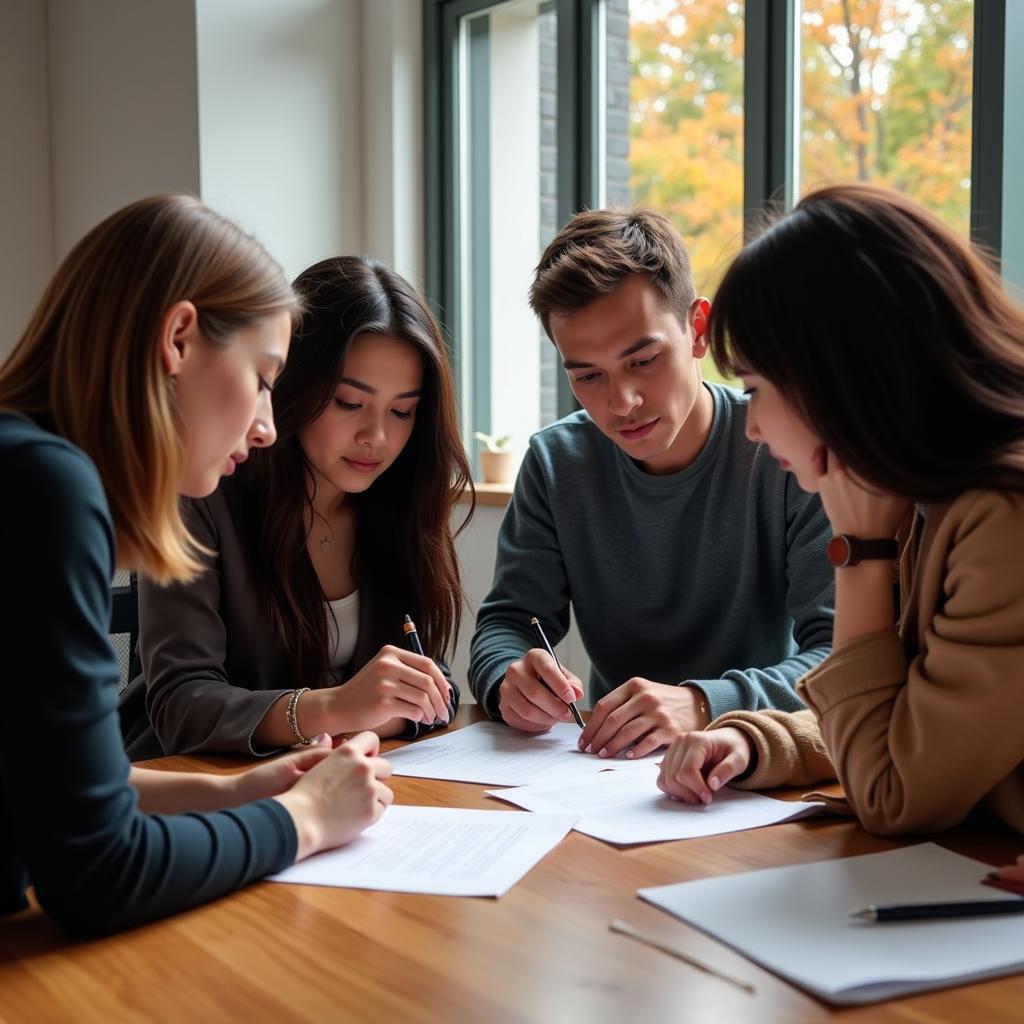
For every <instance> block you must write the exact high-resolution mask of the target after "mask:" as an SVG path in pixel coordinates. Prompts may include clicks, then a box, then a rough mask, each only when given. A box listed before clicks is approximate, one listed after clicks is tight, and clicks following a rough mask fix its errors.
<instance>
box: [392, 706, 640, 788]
mask: <svg viewBox="0 0 1024 1024" xmlns="http://www.w3.org/2000/svg"><path fill="white" fill-rule="evenodd" d="M579 738H580V730H579V726H577V725H574V724H573V723H571V722H559V724H558V725H556V726H555V727H554V728H553V729H552V730H551V731H550V732H546V733H542V734H541V735H539V736H536V735H530V734H528V733H524V732H518V731H517V730H515V729H513V728H511V727H510V726H508V725H505V724H504V723H503V722H477V723H476V725H468V726H466V728H465V729H456V730H455V731H454V732H451V733H446V734H444V735H443V736H434V737H431V738H430V739H429V740H421V741H420V742H419V743H413V744H410V745H409V746H407V747H399V748H398V749H397V750H392V751H389V752H388V753H387V754H385V755H384V756H385V757H386V758H387V759H388V760H389V761H390V762H391V767H392V768H393V769H394V773H395V775H406V776H412V777H414V778H417V779H448V780H449V781H451V782H480V783H484V784H487V785H491V786H525V785H529V784H530V783H531V782H540V781H565V780H567V779H578V778H580V777H581V776H585V775H591V774H593V773H594V772H598V771H600V770H601V769H602V768H607V767H608V766H609V765H610V764H615V763H616V761H615V760H613V759H608V760H606V759H604V758H599V757H595V756H594V755H593V754H583V753H580V751H579V750H578V749H577V747H576V744H577V742H578V741H579ZM626 763H630V762H626ZM638 763H639V762H638Z"/></svg>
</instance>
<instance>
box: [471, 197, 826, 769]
mask: <svg viewBox="0 0 1024 1024" xmlns="http://www.w3.org/2000/svg"><path fill="white" fill-rule="evenodd" d="M530 301H531V305H532V306H533V309H534V311H535V312H536V313H537V314H538V316H540V318H541V321H542V322H543V324H544V327H545V329H546V330H547V332H548V334H549V336H550V337H551V339H552V340H553V341H554V343H555V346H556V347H557V349H558V351H559V354H560V356H561V358H562V365H563V368H564V369H565V371H566V373H567V374H568V376H569V378H570V381H571V383H572V388H573V392H574V394H575V395H576V398H577V399H578V400H579V402H580V404H581V405H582V406H583V410H582V411H581V412H577V413H573V414H572V415H571V416H567V417H566V418H565V419H563V420H560V421H559V422H558V423H554V424H552V425H551V426H549V427H546V428H545V429H543V430H541V431H540V432H539V433H537V434H535V435H534V436H533V438H532V439H531V441H530V447H529V450H528V452H527V453H526V456H525V458H524V461H523V465H522V468H521V470H520V473H519V478H518V480H517V482H516V486H515V493H514V494H513V496H512V500H511V502H510V504H509V507H508V511H507V513H506V515H505V520H504V522H503V524H502V527H501V532H500V534H499V537H498V557H497V565H496V568H495V580H494V586H493V588H492V590H491V592H490V594H489V595H488V596H487V598H486V599H485V601H484V602H483V604H482V605H481V607H480V612H479V615H478V618H477V627H476V632H475V634H474V636H473V642H472V651H471V661H470V685H471V687H472V689H473V692H474V694H475V695H476V697H477V699H478V700H479V701H480V703H481V704H482V705H483V707H484V708H485V710H486V711H487V713H488V714H489V715H490V716H491V717H492V718H495V719H503V720H504V721H506V722H507V723H508V724H509V725H512V726H514V727H515V728H517V729H521V730H524V731H527V732H543V731H546V730H547V729H549V728H551V726H552V725H554V724H555V723H556V722H559V721H565V720H568V712H567V708H566V704H565V703H564V702H565V701H569V700H575V699H578V698H580V697H582V696H583V686H582V683H581V682H580V680H579V679H578V678H577V677H576V676H574V675H573V674H572V673H571V671H568V666H567V667H566V669H567V671H566V672H565V674H564V675H563V674H562V673H559V671H558V669H557V667H556V666H555V664H554V662H553V661H552V659H551V658H550V656H549V655H547V654H546V653H545V652H544V651H543V650H540V649H539V648H536V647H535V645H534V643H535V642H534V640H533V639H532V636H531V633H530V629H529V622H530V618H531V616H533V615H536V616H538V617H539V619H540V621H541V623H542V625H543V627H544V629H545V630H546V631H547V633H548V637H549V639H550V640H551V642H552V643H553V644H557V643H558V642H559V641H560V640H561V639H562V638H563V637H564V635H565V633H566V631H567V629H568V625H569V612H570V606H571V607H572V610H573V612H574V613H575V617H576V621H577V624H578V626H579V630H580V635H581V637H582V639H583V642H584V644H585V646H586V649H587V653H588V654H589V656H590V659H591V663H592V671H591V692H592V696H593V697H594V699H595V700H596V701H597V703H596V705H595V707H594V712H593V715H592V716H591V720H590V722H589V723H588V724H587V726H586V728H585V729H584V731H583V733H582V735H581V738H580V746H581V748H582V749H584V750H587V749H589V750H590V751H592V752H593V753H596V754H600V755H602V756H614V755H615V754H616V753H619V752H620V751H622V750H626V749H627V748H631V749H629V751H628V753H629V754H631V755H632V756H637V757H641V756H643V755H644V754H646V753H648V752H649V751H651V750H654V749H656V748H657V747H659V746H663V745H665V744H667V743H669V742H670V741H671V740H672V739H673V738H674V737H675V736H677V735H679V734H681V733H683V732H687V731H689V730H692V729H700V728H703V727H704V726H705V725H707V724H708V722H709V721H710V720H711V719H712V718H714V717H716V716H718V715H720V714H722V713H723V712H725V711H730V710H733V709H740V708H742V709H750V710H753V709H757V708H780V709H783V710H794V709H797V708H799V707H801V706H802V705H801V702H800V700H799V698H798V697H797V696H796V694H795V692H794V685H795V684H796V682H797V680H798V679H799V678H800V677H801V676H802V675H803V674H804V673H805V672H807V671H809V670H810V669H811V668H813V667H814V666H815V665H817V664H818V663H819V662H820V661H821V660H822V659H823V658H824V657H825V656H826V655H827V654H828V653H829V651H830V650H831V642H832V615H833V604H834V599H833V586H832V572H831V569H830V567H829V563H828V560H827V558H826V554H825V549H826V545H827V542H828V538H829V533H828V523H827V520H826V518H825V515H824V513H823V511H822V508H821V504H820V501H819V500H818V498H817V496H815V495H808V494H805V493H804V492H803V491H802V490H801V489H800V487H799V486H798V485H797V484H796V482H795V481H794V480H793V479H792V477H790V476H789V474H787V473H785V472H784V467H783V466H780V465H779V464H778V463H777V462H776V461H775V460H774V459H773V458H772V455H771V452H770V451H768V450H767V449H766V448H765V447H764V446H762V445H758V444H755V443H754V442H752V441H750V440H748V439H747V438H746V436H745V426H746V410H745V407H746V401H747V399H746V397H745V396H744V395H741V394H739V393H738V392H736V391H734V390H732V389H730V388H725V387H722V386H720V385H711V384H706V383H704V382H703V381H702V379H701V369H700V367H701V364H700V360H701V358H702V357H703V356H704V353H705V349H706V340H705V337H704V335H705V331H706V328H707V320H708V316H709V314H710V305H709V303H708V301H707V300H706V299H703V298H698V297H697V296H696V294H695V291H694V287H693V280H692V275H691V272H690V266H689V259H688V257H687V254H686V250H685V248H684V246H683V244H682V241H681V240H680V238H679V236H678V235H677V234H676V232H675V231H674V229H673V228H672V226H671V225H670V224H669V222H668V221H667V220H665V218H663V217H661V216H659V215H657V214H654V213H650V212H644V211H636V212H633V213H624V212H616V211H595V212H588V213H583V214H579V215H578V216H576V217H575V218H573V220H572V221H570V222H569V224H568V225H567V226H566V227H565V228H564V229H563V230H562V232H561V233H560V234H559V235H558V236H557V237H556V238H555V239H554V241H553V242H551V244H550V245H549V246H548V248H547V250H546V251H545V253H544V255H543V257H542V258H541V262H540V265H539V266H538V268H537V273H536V277H535V279H534V283H533V287H532V289H531V293H530ZM634 744H635V746H633V745H634Z"/></svg>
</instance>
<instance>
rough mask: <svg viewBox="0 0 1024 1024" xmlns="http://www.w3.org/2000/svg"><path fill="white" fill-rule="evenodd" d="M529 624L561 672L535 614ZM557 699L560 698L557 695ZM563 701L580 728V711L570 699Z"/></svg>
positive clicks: (556, 658) (581, 722)
mask: <svg viewBox="0 0 1024 1024" xmlns="http://www.w3.org/2000/svg"><path fill="white" fill-rule="evenodd" d="M530 625H531V626H532V627H533V635H534V636H535V637H536V638H537V642H538V643H539V644H540V645H541V647H543V648H544V650H545V651H547V652H548V654H550V655H551V660H552V661H553V662H554V663H555V665H556V667H557V668H558V671H559V672H561V671H562V666H561V665H559V664H558V656H557V655H556V654H555V652H554V650H553V649H552V647H551V644H549V643H548V638H547V637H546V636H545V635H544V630H543V629H541V625H540V619H538V618H537V616H536V615H534V617H533V618H532V619H530ZM541 682H542V683H544V680H543V679H542V680H541ZM544 685H545V686H548V684H547V683H544ZM548 689H549V690H551V687H550V686H548ZM551 692H552V693H555V691H554V690H551ZM555 696H556V697H558V694H557V693H555ZM558 699H559V700H561V699H562V698H561V697H558ZM565 703H566V704H568V705H569V710H570V711H571V712H572V717H573V718H575V719H576V724H577V725H578V726H579V727H580V728H581V729H582V728H583V719H582V718H581V717H580V713H579V711H578V710H577V709H576V705H575V704H574V703H573V702H572V701H571V700H567V701H566V702H565Z"/></svg>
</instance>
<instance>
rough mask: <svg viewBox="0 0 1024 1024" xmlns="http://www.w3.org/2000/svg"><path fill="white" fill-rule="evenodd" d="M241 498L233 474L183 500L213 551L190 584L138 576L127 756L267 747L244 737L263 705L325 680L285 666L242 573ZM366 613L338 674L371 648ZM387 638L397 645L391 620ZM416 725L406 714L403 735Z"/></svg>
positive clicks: (125, 699)
mask: <svg viewBox="0 0 1024 1024" xmlns="http://www.w3.org/2000/svg"><path fill="white" fill-rule="evenodd" d="M245 500H246V496H245V495H244V493H243V491H242V488H241V486H240V485H239V483H238V482H237V481H236V480H234V479H226V480H224V481H222V482H221V485H220V487H219V488H218V489H217V490H216V491H215V492H214V493H213V494H212V495H210V497H208V498H202V499H197V500H194V501H187V502H185V510H184V517H185V522H186V524H187V526H188V528H189V531H190V532H191V533H192V535H193V536H194V537H195V538H196V540H197V541H199V543H200V544H202V545H203V546H204V547H206V548H208V549H209V550H211V551H212V552H213V553H214V557H213V558H212V559H211V558H208V559H205V562H206V564H207V565H208V568H207V570H206V571H205V572H203V573H201V574H200V575H199V577H198V578H197V579H196V580H194V581H193V582H192V583H187V584H175V585H172V586H168V587H161V586H158V585H156V584H154V583H152V582H150V581H148V580H145V579H141V578H140V581H139V657H140V660H141V665H142V672H141V674H140V675H138V676H136V677H135V678H134V679H133V680H132V681H131V682H130V683H129V684H128V686H127V687H126V688H125V691H124V693H123V694H122V696H121V704H120V712H121V730H122V733H123V735H124V741H125V747H126V749H127V751H128V756H129V758H130V759H131V760H133V761H138V760H142V759H144V758H149V757H161V756H163V755H164V754H187V753H206V754H212V753H244V754H249V755H254V756H265V755H267V754H271V753H275V751H272V750H257V749H255V748H254V747H253V743H252V738H253V732H254V731H255V729H256V727H257V726H258V725H259V723H260V722H261V721H262V720H263V717H264V715H266V713H267V711H268V710H269V708H270V706H271V705H272V704H273V703H274V702H275V701H276V700H277V699H278V698H279V697H280V696H281V695H282V694H284V693H287V692H289V691H290V690H293V689H295V688H296V687H298V686H309V687H313V688H317V687H318V686H324V685H335V684H334V682H333V681H331V680H321V681H316V680H308V679H296V678H295V676H294V675H293V672H292V667H291V664H290V662H289V659H288V656H287V654H286V652H285V651H284V650H282V648H281V645H280V644H279V643H278V641H277V637H276V634H275V630H274V625H273V622H272V621H271V618H270V615H269V614H268V612H267V610H266V608H265V607H264V604H263V602H261V600H260V596H259V593H258V590H257V587H256V584H255V581H254V580H253V578H252V575H251V573H250V572H249V565H250V562H251V559H252V554H251V553H250V552H249V551H248V550H247V548H246V544H245V540H244V538H243V537H242V536H241V534H240V531H239V529H238V526H237V522H241V521H242V520H241V518H240V516H241V507H240V506H241V503H242V502H243V501H245ZM248 500H251V498H249V499H248ZM233 509H234V511H233ZM236 516H238V517H239V518H238V519H237V520H236ZM369 615H370V611H369V608H368V607H367V602H366V601H361V602H360V605H359V637H358V639H357V641H356V647H355V652H354V654H353V657H352V662H351V664H350V665H349V667H348V672H347V674H346V676H345V678H346V679H348V678H351V676H352V675H354V674H355V673H356V672H358V671H359V670H360V669H361V668H362V667H363V666H364V665H365V664H366V663H367V662H368V661H369V660H370V659H371V658H373V656H374V655H375V654H376V653H377V649H376V648H374V647H372V645H371V641H370V638H371V637H372V635H373V631H372V630H371V629H370V628H369V625H370V619H369ZM391 642H392V643H394V644H395V645H396V646H403V640H402V629H401V623H399V622H396V623H395V636H394V639H393V640H392V641H391ZM438 665H439V667H440V668H441V670H442V671H443V672H444V674H445V676H446V677H447V678H448V681H449V682H450V683H451V685H452V698H453V704H454V706H455V708H457V707H458V700H459V689H458V687H457V686H456V685H455V683H454V681H452V679H451V675H450V673H449V671H448V669H447V667H446V666H445V665H443V664H441V663H440V662H438ZM424 731H427V730H424ZM418 732H419V730H418V728H417V727H416V724H415V723H413V722H410V723H409V727H408V729H407V730H406V731H405V733H403V735H404V736H407V737H412V736H415V735H417V734H418Z"/></svg>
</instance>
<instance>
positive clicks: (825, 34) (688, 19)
mask: <svg viewBox="0 0 1024 1024" xmlns="http://www.w3.org/2000/svg"><path fill="white" fill-rule="evenodd" d="M751 2H753V0H751ZM973 11H974V4H973V2H972V0H944V2H942V3H937V2H923V0H920V2H919V0H804V3H803V4H802V5H801V51H802V52H801V60H800V63H801V75H800V88H801V116H800V186H801V190H806V189H807V188H808V187H810V186H812V185H813V184H814V183H816V182H819V181H824V180H828V181H839V180H851V179H853V180H859V181H876V182H881V183H884V184H888V185H891V186H893V187H894V188H898V189H900V190H902V191H904V192H906V193H907V194H909V195H911V196H913V197H914V198H916V199H918V200H919V201H920V202H922V203H924V204H925V205H926V206H928V207H929V208H930V209H932V210H934V211H935V212H936V213H938V214H939V215H940V216H942V217H943V218H944V219H945V220H946V221H948V222H949V223H950V224H952V225H953V226H954V227H956V228H957V229H958V230H960V231H962V232H963V233H964V234H966V233H967V231H968V224H969V216H970V215H969V208H970V154H971V76H972V67H971V61H972V26H973ZM743 12H744V5H743V4H742V3H740V2H737V0H632V2H631V4H630V51H631V52H630V59H631V65H632V67H631V71H632V79H631V89H630V107H631V130H630V167H631V175H632V177H631V183H630V185H631V194H632V198H633V201H634V202H636V203H638V204H641V205H646V206H651V207H653V208H655V209H657V210H661V211H662V212H664V213H665V214H667V215H668V216H669V217H670V218H671V219H672V221H673V222H674V223H675V225H676V227H677V228H678V229H679V232H680V234H681V235H682V236H683V238H684V239H685V240H686V242H687V245H688V246H689V248H690V253H691V257H692V260H693V266H694V276H695V279H696V282H697V287H698V289H700V290H702V291H705V292H708V291H712V290H713V288H714V286H715V284H716V283H717V280H718V279H719V277H720V276H721V272H722V270H723V269H724V267H725V266H726V265H727V264H728V261H729V259H730V258H731V256H732V255H733V254H734V253H735V252H736V251H737V249H738V247H739V245H740V243H741V234H742V207H743Z"/></svg>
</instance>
